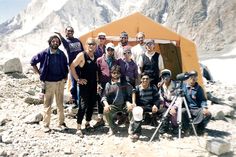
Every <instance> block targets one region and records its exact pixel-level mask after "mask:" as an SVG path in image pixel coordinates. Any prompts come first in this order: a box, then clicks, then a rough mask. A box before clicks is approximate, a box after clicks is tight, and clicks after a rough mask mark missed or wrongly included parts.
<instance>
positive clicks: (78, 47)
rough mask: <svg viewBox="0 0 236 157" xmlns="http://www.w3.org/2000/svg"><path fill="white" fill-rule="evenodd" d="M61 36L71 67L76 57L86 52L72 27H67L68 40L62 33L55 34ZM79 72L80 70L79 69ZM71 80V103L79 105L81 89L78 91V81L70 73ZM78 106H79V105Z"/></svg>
mask: <svg viewBox="0 0 236 157" xmlns="http://www.w3.org/2000/svg"><path fill="white" fill-rule="evenodd" d="M54 33H56V34H58V35H59V37H60V38H61V41H62V44H63V46H64V48H65V49H66V52H67V55H68V60H69V65H71V63H72V62H73V60H74V59H75V57H76V56H77V55H78V54H79V53H80V52H82V51H84V48H83V45H82V43H81V41H80V40H79V39H78V38H75V37H74V29H73V27H71V26H68V27H66V29H65V34H66V38H64V37H63V36H62V35H61V33H59V32H54ZM77 70H78V69H77ZM70 76H71V77H70V79H71V89H70V93H71V103H75V104H77V101H75V100H78V99H77V97H79V93H78V92H79V89H77V83H76V80H75V79H74V78H73V76H72V75H71V73H70ZM77 105H78V104H77Z"/></svg>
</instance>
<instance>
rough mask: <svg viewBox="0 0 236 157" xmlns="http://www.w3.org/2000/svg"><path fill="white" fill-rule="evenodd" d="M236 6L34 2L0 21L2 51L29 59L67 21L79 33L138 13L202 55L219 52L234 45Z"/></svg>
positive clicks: (120, 0) (187, 0) (162, 0)
mask: <svg viewBox="0 0 236 157" xmlns="http://www.w3.org/2000/svg"><path fill="white" fill-rule="evenodd" d="M235 8H236V1H235V0H233V1H227V0H222V1H208V0H201V1H191V0H181V1H174V0H158V1H157V0H148V1H146V0H140V1H138V2H137V1H135V0H129V1H126V0H103V1H101V0H86V1H85V0H81V1H76V0H46V1H42V2H41V1H36V0H32V2H31V3H30V4H29V5H28V7H27V8H26V9H25V10H24V11H22V12H21V13H20V14H18V15H17V16H16V17H14V18H13V19H10V20H8V21H6V22H5V23H2V24H1V25H0V35H1V37H2V38H1V39H0V40H1V42H0V53H1V54H6V53H7V54H9V53H12V54H14V55H17V56H19V57H27V56H28V55H29V54H30V55H31V54H33V53H35V52H38V51H39V50H41V49H42V48H44V47H45V46H47V43H46V40H47V38H48V36H49V35H50V34H52V32H53V31H55V30H57V31H61V32H64V28H65V27H66V26H67V25H72V26H73V27H74V28H75V32H76V36H79V35H81V34H83V33H85V32H87V31H89V30H91V29H93V28H96V27H98V26H101V25H103V24H106V23H109V22H111V21H114V20H116V19H118V18H120V17H124V16H126V15H129V14H131V13H132V12H135V11H139V12H142V13H143V14H144V15H146V16H148V17H150V18H152V19H153V20H155V21H156V22H159V23H161V24H163V25H165V26H166V27H168V28H170V29H171V30H173V31H176V32H177V33H179V34H181V35H183V36H186V37H187V38H189V39H190V40H193V41H195V43H196V44H197V48H198V52H199V55H200V57H207V56H208V54H212V53H214V54H216V56H218V54H221V53H222V52H224V53H225V52H228V51H229V50H230V49H232V48H233V47H235V41H236V31H235V25H236V9H235ZM1 58H4V55H1ZM1 58H0V59H1Z"/></svg>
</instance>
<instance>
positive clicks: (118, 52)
mask: <svg viewBox="0 0 236 157" xmlns="http://www.w3.org/2000/svg"><path fill="white" fill-rule="evenodd" d="M128 39H129V37H128V34H127V33H126V32H121V34H120V42H119V43H118V45H117V46H116V47H115V54H114V55H115V59H117V60H118V59H120V58H121V59H122V58H123V53H124V48H125V46H128Z"/></svg>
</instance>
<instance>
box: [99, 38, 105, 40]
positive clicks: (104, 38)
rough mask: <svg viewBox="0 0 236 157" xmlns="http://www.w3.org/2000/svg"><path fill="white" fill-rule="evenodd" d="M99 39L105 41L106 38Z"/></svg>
mask: <svg viewBox="0 0 236 157" xmlns="http://www.w3.org/2000/svg"><path fill="white" fill-rule="evenodd" d="M98 39H100V40H105V39H106V38H98Z"/></svg>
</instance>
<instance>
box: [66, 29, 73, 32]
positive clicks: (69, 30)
mask: <svg viewBox="0 0 236 157" xmlns="http://www.w3.org/2000/svg"><path fill="white" fill-rule="evenodd" d="M66 31H67V32H74V30H71V29H68V30H66Z"/></svg>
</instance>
